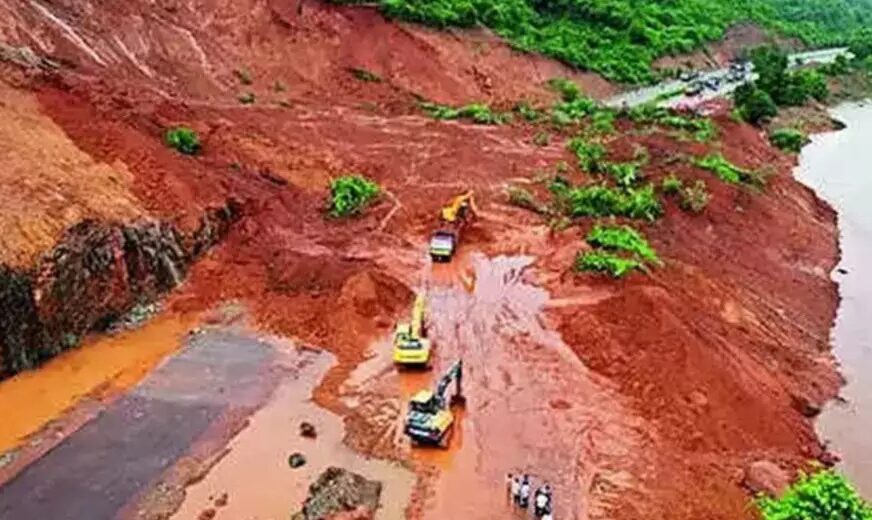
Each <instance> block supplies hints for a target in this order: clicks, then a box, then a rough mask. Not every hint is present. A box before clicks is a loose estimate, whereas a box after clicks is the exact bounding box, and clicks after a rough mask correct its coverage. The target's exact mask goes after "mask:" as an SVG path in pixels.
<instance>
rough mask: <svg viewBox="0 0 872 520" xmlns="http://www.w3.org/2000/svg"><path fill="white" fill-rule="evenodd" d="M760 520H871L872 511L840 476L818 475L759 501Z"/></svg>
mask: <svg viewBox="0 0 872 520" xmlns="http://www.w3.org/2000/svg"><path fill="white" fill-rule="evenodd" d="M756 503H757V507H758V508H759V509H760V513H761V515H762V517H763V520H872V508H870V506H869V504H867V503H866V502H864V501H863V499H862V498H860V496H859V495H857V492H856V491H855V490H854V488H853V487H852V486H851V485H850V484H849V483H848V482H847V481H846V480H845V478H844V477H842V476H841V475H839V474H837V473H835V472H833V471H829V470H824V471H819V472H817V473H815V474H814V475H801V476H800V478H799V480H798V481H797V482H796V483H794V484H793V485H792V486H790V488H789V489H788V490H787V491H786V492H785V493H784V495H782V496H781V497H779V498H769V497H762V498H759V499H758V500H757V502H756Z"/></svg>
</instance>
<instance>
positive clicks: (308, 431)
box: [300, 421, 318, 439]
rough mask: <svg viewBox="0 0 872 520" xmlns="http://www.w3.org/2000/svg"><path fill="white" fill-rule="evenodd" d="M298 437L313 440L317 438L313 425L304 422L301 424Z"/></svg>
mask: <svg viewBox="0 0 872 520" xmlns="http://www.w3.org/2000/svg"><path fill="white" fill-rule="evenodd" d="M300 436H302V437H306V438H307V439H314V438H315V437H317V436H318V432H317V431H315V425H314V424H312V423H310V422H306V421H303V422H301V423H300Z"/></svg>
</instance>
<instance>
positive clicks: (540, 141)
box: [533, 131, 551, 146]
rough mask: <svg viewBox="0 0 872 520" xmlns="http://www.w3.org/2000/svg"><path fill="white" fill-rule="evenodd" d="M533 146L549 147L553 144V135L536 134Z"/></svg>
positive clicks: (546, 133) (541, 132)
mask: <svg viewBox="0 0 872 520" xmlns="http://www.w3.org/2000/svg"><path fill="white" fill-rule="evenodd" d="M533 144H535V145H536V146H548V145H549V144H551V134H549V133H548V132H545V131H540V132H536V135H534V136H533Z"/></svg>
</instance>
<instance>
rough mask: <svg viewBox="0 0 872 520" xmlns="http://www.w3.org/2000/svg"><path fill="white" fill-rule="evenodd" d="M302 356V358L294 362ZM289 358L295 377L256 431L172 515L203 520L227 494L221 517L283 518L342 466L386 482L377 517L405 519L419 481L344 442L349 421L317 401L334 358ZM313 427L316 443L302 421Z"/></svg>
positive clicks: (242, 436) (255, 419)
mask: <svg viewBox="0 0 872 520" xmlns="http://www.w3.org/2000/svg"><path fill="white" fill-rule="evenodd" d="M295 358H296V360H295ZM299 360H300V356H299V355H295V354H289V356H288V363H295V366H293V367H289V368H290V373H291V374H292V375H289V376H288V379H287V380H286V381H285V382H284V383H282V384H280V386H279V387H278V389H277V390H276V391H275V394H274V395H273V397H272V398H271V399H270V401H269V403H268V404H267V405H266V406H264V407H263V408H261V409H260V410H258V411H257V412H255V414H254V415H252V417H251V419H250V424H249V426H248V427H247V428H246V429H245V430H243V431H242V432H241V433H239V435H237V436H236V437H235V438H234V439H233V440H232V441H231V442H230V444H229V445H228V446H227V448H228V449H229V452H228V454H227V455H226V456H224V458H222V459H221V461H220V462H218V464H216V465H215V466H214V467H213V468H212V469H211V470H210V471H209V473H208V475H206V477H205V478H204V479H203V480H202V481H200V482H199V483H197V484H194V485H192V486H190V487H188V488H187V490H186V498H185V501H184V503H183V504H182V506H181V508H180V509H179V510H178V511H177V512H176V514H175V515H174V516H173V517H172V518H173V519H176V520H196V519H197V518H199V515H200V514H201V513H202V512H203V511H204V510H206V509H210V508H215V505H214V502H215V500H216V499H217V498H218V497H220V496H221V495H222V494H224V493H227V498H228V501H227V504H226V505H225V506H222V507H218V508H216V510H217V515H216V516H215V518H216V519H222V518H223V519H233V520H237V519H244V520H280V519H286V518H289V517H290V515H291V514H292V513H294V512H296V511H299V509H300V506H301V505H302V503H303V501H304V500H305V498H306V495H307V493H308V487H309V485H310V484H311V483H312V482H314V481H315V480H316V479H317V477H318V475H319V474H320V473H321V472H322V471H323V470H325V469H326V468H327V467H329V466H339V467H342V468H345V469H347V470H349V471H352V472H355V473H359V474H361V475H363V476H364V477H366V478H368V479H371V480H378V481H380V482H381V483H382V484H383V490H382V500H381V504H382V505H381V508H380V509H379V511H378V513H377V516H376V518H379V519H385V520H393V519H401V518H404V513H403V511H404V509H405V507H406V504H407V502H408V500H409V497H410V495H411V491H412V486H413V485H414V480H415V478H414V475H413V474H412V473H411V472H409V471H408V470H406V469H403V468H402V467H400V466H398V465H396V464H393V463H390V462H385V461H380V460H375V459H368V458H365V457H364V456H362V455H360V454H358V453H356V452H354V451H353V450H352V449H351V448H349V447H347V446H346V445H345V444H344V443H343V437H344V435H345V430H344V425H343V422H342V419H341V418H340V417H338V416H336V415H334V414H332V413H330V412H328V411H326V410H324V409H322V408H320V407H318V406H317V405H316V404H315V403H314V402H313V401H312V400H311V392H312V389H313V388H315V387H316V386H317V384H318V381H320V380H321V378H322V377H323V376H324V374H325V373H326V372H327V370H328V369H329V368H330V365H332V364H333V358H332V357H331V356H330V355H329V354H327V353H319V354H308V355H306V356H305V359H303V361H302V362H299ZM302 421H307V422H310V423H312V424H313V425H314V426H315V428H316V430H317V438H316V439H307V438H303V437H301V436H300V423H301V422H302ZM294 452H300V453H302V454H303V455H304V456H305V457H306V464H305V465H304V466H303V467H301V468H298V469H291V468H290V467H289V465H288V457H289V456H290V455H291V454H292V453H294Z"/></svg>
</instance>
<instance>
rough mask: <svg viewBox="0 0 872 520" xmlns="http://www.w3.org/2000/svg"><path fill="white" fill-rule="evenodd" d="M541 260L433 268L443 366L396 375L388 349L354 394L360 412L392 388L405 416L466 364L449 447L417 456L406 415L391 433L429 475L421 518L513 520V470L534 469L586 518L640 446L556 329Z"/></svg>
mask: <svg viewBox="0 0 872 520" xmlns="http://www.w3.org/2000/svg"><path fill="white" fill-rule="evenodd" d="M531 263H532V258H529V257H511V256H498V257H495V258H487V257H485V256H483V255H480V254H473V255H470V256H467V257H465V258H459V259H455V261H454V262H453V263H452V264H445V265H443V264H438V265H433V266H432V267H431V268H430V269H431V271H430V273H429V274H430V276H429V277H428V279H429V280H430V283H429V284H428V287H427V288H426V290H427V294H428V301H429V305H430V314H429V316H430V336H431V338H432V341H433V344H434V356H435V359H434V362H433V370H431V371H429V372H421V371H406V370H403V371H401V372H399V373H398V372H396V371H394V370H393V369H392V368H391V367H390V355H389V341H385V342H384V343H381V344H379V345H377V346H376V347H375V348H376V349H378V350H379V351H380V352H379V353H378V354H377V355H376V356H375V357H374V358H373V359H371V360H370V361H369V362H368V363H365V364H364V365H362V366H361V367H360V368H359V369H358V371H357V372H356V373H355V374H354V376H353V377H352V379H351V380H350V382H349V384H350V386H351V387H354V388H356V391H351V392H349V394H350V396H351V397H350V399H349V402H354V403H355V404H358V405H359V404H361V400H363V401H366V400H372V399H378V398H379V397H377V396H381V398H382V399H384V396H385V394H390V391H389V390H388V391H386V390H385V389H386V388H389V387H390V386H392V385H393V387H394V388H395V390H394V391H395V392H396V393H398V395H399V398H400V399H399V401H400V403H399V408H400V411H401V412H404V407H405V403H406V402H408V399H409V398H410V397H411V396H412V395H413V394H414V393H415V392H417V391H418V390H420V389H422V388H427V387H430V386H432V385H433V384H434V382H435V379H437V378H438V377H439V376H440V375H441V374H442V373H443V371H444V370H445V369H447V367H448V366H449V365H450V364H451V363H453V362H454V361H455V360H456V359H462V360H463V364H464V375H463V393H464V395H465V397H466V404H465V406H464V407H455V408H454V410H455V413H456V414H457V415H458V417H457V418H458V420H457V423H456V425H455V430H454V432H453V437H452V439H451V442H450V445H449V447H448V448H447V449H439V448H425V447H415V448H409V447H408V444H407V441H406V440H405V439H404V438H403V437H402V435H399V434H398V432H401V426H402V424H401V423H402V413H398V414H396V421H397V422H396V424H395V425H394V427H393V428H384V427H383V428H381V430H382V431H384V432H385V434H386V435H389V436H392V437H393V438H394V440H395V442H397V443H399V444H401V445H402V446H403V448H404V449H411V453H410V455H409V456H410V458H411V460H412V461H413V462H414V464H415V466H416V468H417V469H418V472H419V474H424V475H430V477H429V479H428V481H427V483H426V486H425V487H426V488H427V492H425V497H423V498H421V500H422V503H420V504H417V506H418V507H419V508H420V509H421V511H422V515H421V516H422V517H423V518H432V519H446V518H473V519H482V520H484V519H493V518H505V517H507V515H510V514H511V511H512V509H513V507H512V506H511V505H510V501H509V499H508V489H507V480H506V477H507V474H508V473H513V474H517V473H528V474H529V475H530V476H531V477H532V478H533V482H534V488H535V487H537V486H539V485H541V484H543V483H545V482H548V483H549V484H551V486H552V487H553V488H554V489H555V513H556V515H557V517H559V518H577V519H580V518H587V516H588V515H589V514H590V513H591V512H592V511H593V510H595V509H596V508H597V507H599V506H600V505H602V499H603V496H598V497H597V498H596V500H592V498H591V494H590V493H589V490H590V489H591V486H592V485H594V480H595V476H596V475H600V476H602V475H605V474H608V473H609V470H608V469H607V468H608V467H610V466H612V463H613V462H615V461H616V460H617V459H618V458H620V457H625V456H626V454H627V453H628V450H629V447H630V446H632V445H633V444H634V443H635V442H637V440H636V435H635V433H634V430H633V428H632V424H631V422H630V421H629V419H628V414H626V413H625V412H624V410H623V409H622V406H621V404H620V400H619V399H618V398H617V396H616V395H615V394H614V393H613V392H612V390H611V389H610V388H609V387H608V385H607V384H605V383H604V382H603V381H600V380H598V379H597V378H595V376H593V375H592V374H591V373H590V372H589V371H588V370H587V369H586V368H585V367H584V365H583V364H582V363H581V362H580V361H579V359H578V358H577V357H576V356H575V355H574V354H573V353H572V352H571V351H570V350H569V349H568V347H567V346H566V345H565V344H564V343H563V342H562V341H561V339H560V336H559V334H557V333H556V332H553V331H552V330H551V329H550V328H549V324H548V323H547V318H546V317H545V314H544V312H543V311H544V309H545V307H546V305H547V304H548V302H549V295H548V293H547V292H546V291H544V290H543V289H540V288H538V287H536V286H535V285H533V284H532V283H531V276H532V273H531ZM367 377H370V379H369V380H366V378H367ZM453 392H454V387H452V388H451V389H449V395H453ZM388 406H390V405H388ZM376 430H378V428H376ZM612 480H615V479H612ZM616 482H617V480H615V481H614V482H613V483H616ZM627 484H629V483H627ZM519 514H520V513H519Z"/></svg>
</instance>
